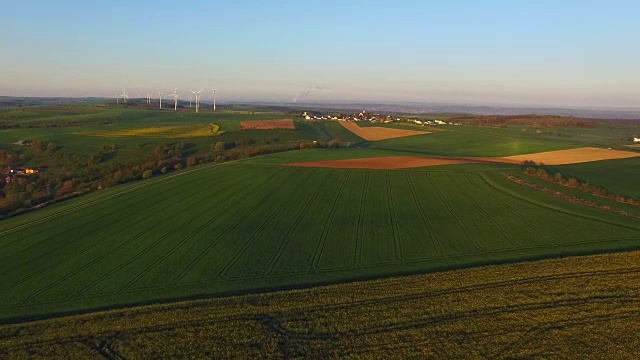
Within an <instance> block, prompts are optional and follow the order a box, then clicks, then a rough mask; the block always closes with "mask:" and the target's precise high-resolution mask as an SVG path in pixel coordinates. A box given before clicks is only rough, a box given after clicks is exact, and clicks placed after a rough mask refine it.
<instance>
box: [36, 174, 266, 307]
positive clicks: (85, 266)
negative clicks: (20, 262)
mask: <svg viewBox="0 0 640 360" xmlns="http://www.w3.org/2000/svg"><path fill="white" fill-rule="evenodd" d="M272 176H273V175H271V176H268V178H270V177H272ZM234 185H238V184H234ZM248 193H249V192H247V193H246V194H248ZM197 195H198V194H194V196H197ZM214 195H215V193H213V194H212V195H211V196H214ZM211 196H209V197H207V199H208V198H210V197H211ZM204 200H206V199H204ZM233 205H235V203H234V204H232V205H230V207H231V206H233ZM159 211H162V210H159ZM151 216H153V215H151ZM144 231H146V230H144ZM144 231H142V232H140V233H139V234H138V235H142V234H143V233H144ZM135 238H137V236H134V237H132V239H131V240H129V241H128V242H125V243H123V244H121V245H119V246H118V247H117V248H114V249H112V250H110V251H109V252H108V253H106V254H104V255H103V256H101V257H100V258H98V259H95V260H93V261H91V263H89V264H86V265H84V266H82V267H81V268H80V269H78V270H76V271H75V272H74V273H73V274H69V275H67V276H65V278H68V277H70V276H72V275H75V274H76V273H78V272H79V271H82V270H84V269H85V268H87V267H89V266H92V265H93V264H95V263H97V262H99V261H100V260H102V259H103V258H105V257H106V256H108V255H110V254H111V253H113V252H115V251H118V250H120V249H121V248H123V247H124V246H126V245H128V244H130V243H131V242H132V241H134V239H135ZM116 270H117V269H115V270H111V271H110V272H113V271H116ZM103 278H104V276H102V277H100V278H99V279H97V280H95V281H93V282H91V283H90V284H88V285H86V286H85V287H84V288H83V289H80V290H79V291H78V292H76V297H81V298H90V297H98V296H103V295H108V294H115V293H118V292H117V291H116V292H103V293H99V294H95V295H91V294H86V293H84V291H86V289H89V288H91V287H93V286H94V285H96V284H97V283H98V282H99V281H101V280H103ZM63 280H64V279H62V280H60V281H63ZM163 287H165V285H163ZM63 301H67V300H66V299H65V300H63ZM54 302H56V301H54ZM38 303H46V302H45V301H38Z"/></svg>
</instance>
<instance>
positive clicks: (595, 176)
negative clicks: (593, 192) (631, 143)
mask: <svg viewBox="0 0 640 360" xmlns="http://www.w3.org/2000/svg"><path fill="white" fill-rule="evenodd" d="M556 168H557V169H558V170H559V171H560V172H562V173H563V174H566V175H567V176H571V177H575V178H576V179H580V180H583V181H589V182H591V183H592V184H597V185H600V186H603V187H604V188H606V189H607V190H609V191H611V192H613V193H616V194H620V195H626V196H631V197H635V198H640V186H638V179H640V159H638V158H631V159H620V160H610V161H597V162H591V163H583V164H574V165H563V166H557V167H556Z"/></svg>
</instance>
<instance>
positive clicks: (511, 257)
mask: <svg viewBox="0 0 640 360" xmlns="http://www.w3.org/2000/svg"><path fill="white" fill-rule="evenodd" d="M282 156H283V157H285V158H286V155H282ZM256 160H257V159H256ZM455 166H457V168H454V169H449V170H446V169H445V170H444V171H443V170H442V169H441V170H439V171H425V170H415V171H408V170H403V171H380V170H359V169H312V168H299V167H282V166H279V165H277V164H274V165H266V164H265V165H261V164H254V163H250V162H249V163H246V164H245V163H242V162H240V163H236V164H226V165H219V166H202V167H199V168H196V169H194V170H191V171H190V172H187V173H184V174H182V173H177V174H176V175H172V176H169V177H163V178H158V179H155V180H150V181H147V182H142V183H139V184H137V185H133V184H132V185H129V186H125V187H122V188H119V187H116V188H114V189H109V190H105V191H102V192H99V193H94V194H91V195H88V196H86V197H83V198H82V199H81V201H78V202H77V203H74V202H67V203H62V204H60V205H56V206H51V207H49V208H46V209H44V210H41V211H38V212H34V213H30V214H26V215H23V216H20V217H17V218H14V219H7V220H5V221H3V222H2V223H0V231H1V233H0V234H1V238H2V239H1V240H0V249H2V256H1V258H2V262H1V264H0V279H2V281H1V282H0V283H1V284H2V287H1V288H0V293H1V294H2V297H1V298H0V318H4V319H10V318H26V317H29V316H38V315H46V314H56V313H65V312H74V311H84V310H89V309H97V308H103V307H110V306H114V305H125V304H132V303H145V302H149V301H160V300H170V299H177V298H185V297H198V296H205V295H213V294H216V295H222V294H229V293H236V292H243V291H248V290H252V291H256V290H269V289H274V288H275V289H277V288H286V287H292V286H301V285H308V284H323V283H327V282H336V281H344V280H349V279H366V278H372V277H373V278H375V277H383V276H388V275H393V274H401V273H407V272H415V271H434V270H441V269H447V268H456V267H467V266H474V265H481V264H489V263H495V262H504V261H515V260H522V259H535V258H540V257H547V256H557V255H570V254H581V253H592V252H600V251H611V250H615V249H619V250H621V249H629V248H635V247H637V246H638V240H639V239H640V227H639V226H638V224H637V221H634V219H629V218H626V217H624V216H620V215H616V214H611V213H607V212H603V211H600V210H598V209H591V208H585V207H581V206H579V205H577V204H571V203H567V202H564V201H562V200H560V199H556V198H554V197H553V196H548V195H546V194H538V193H537V192H536V191H535V190H531V189H525V188H521V187H520V186H518V185H517V184H513V183H511V182H510V181H509V180H508V179H506V178H505V177H504V176H502V175H501V174H499V173H496V172H493V171H491V169H492V166H491V165H475V166H482V167H483V171H481V172H477V171H473V169H474V167H471V168H465V166H467V165H455ZM502 166H505V165H499V166H498V167H497V168H501V167H502ZM441 168H442V167H441ZM497 168H496V169H497ZM516 169H518V167H517V166H516V167H515V168H514V170H516ZM470 170H471V171H470ZM516 171H517V170H516ZM282 184H285V185H286V186H282ZM134 189H135V190H134ZM469 209H474V210H473V211H469Z"/></svg>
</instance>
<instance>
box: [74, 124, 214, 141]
mask: <svg viewBox="0 0 640 360" xmlns="http://www.w3.org/2000/svg"><path fill="white" fill-rule="evenodd" d="M77 134H78V135H85V136H100V137H110V138H119V137H141V138H161V139H180V138H199V137H207V136H216V135H220V134H222V132H221V131H220V126H218V125H216V124H209V125H196V126H191V125H186V126H159V127H144V128H133V129H120V130H113V131H109V130H107V131H87V132H80V133H77Z"/></svg>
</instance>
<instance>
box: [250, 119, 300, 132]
mask: <svg viewBox="0 0 640 360" xmlns="http://www.w3.org/2000/svg"><path fill="white" fill-rule="evenodd" d="M240 129H241V130H278V129H280V130H295V129H296V126H295V125H294V124H293V120H291V119H287V120H251V121H241V122H240Z"/></svg>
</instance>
